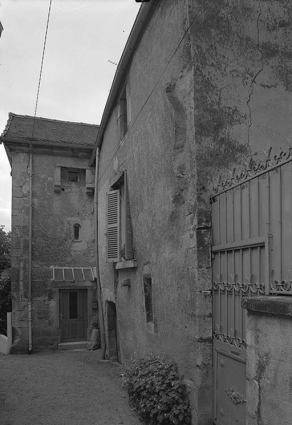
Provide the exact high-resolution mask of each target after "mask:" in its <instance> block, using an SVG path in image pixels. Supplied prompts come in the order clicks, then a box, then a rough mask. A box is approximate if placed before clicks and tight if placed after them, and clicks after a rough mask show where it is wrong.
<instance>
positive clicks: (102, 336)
mask: <svg viewBox="0 0 292 425" xmlns="http://www.w3.org/2000/svg"><path fill="white" fill-rule="evenodd" d="M98 171H99V148H96V156H95V179H94V218H95V266H96V289H97V305H98V321H99V330H100V345H101V358H102V359H104V358H105V332H104V322H103V310H102V308H103V307H102V296H101V283H100V274H99V250H98Z"/></svg>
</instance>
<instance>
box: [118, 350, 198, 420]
mask: <svg viewBox="0 0 292 425" xmlns="http://www.w3.org/2000/svg"><path fill="white" fill-rule="evenodd" d="M125 387H126V388H127V391H128V394H129V401H130V404H131V406H132V407H133V408H134V409H135V410H136V412H137V413H138V414H139V416H140V418H141V419H142V420H144V421H146V422H147V423H149V424H151V425H171V424H175V425H185V424H190V423H191V409H190V403H189V399H188V394H187V389H186V386H185V385H184V383H183V381H182V378H181V377H180V376H179V374H178V367H177V364H176V363H175V362H174V361H172V360H170V359H167V358H165V357H155V356H151V357H145V358H142V359H139V360H135V361H134V362H133V363H132V364H131V366H130V367H128V369H127V370H126V376H125Z"/></svg>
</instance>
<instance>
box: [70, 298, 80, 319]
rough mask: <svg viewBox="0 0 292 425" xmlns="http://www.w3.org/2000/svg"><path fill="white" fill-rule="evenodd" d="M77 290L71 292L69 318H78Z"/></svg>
mask: <svg viewBox="0 0 292 425" xmlns="http://www.w3.org/2000/svg"><path fill="white" fill-rule="evenodd" d="M77 295H78V294H77V292H69V319H78V308H77V304H78V303H77Z"/></svg>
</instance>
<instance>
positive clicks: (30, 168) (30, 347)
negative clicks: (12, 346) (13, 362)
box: [27, 143, 32, 354]
mask: <svg viewBox="0 0 292 425" xmlns="http://www.w3.org/2000/svg"><path fill="white" fill-rule="evenodd" d="M31 275H32V144H31V143H30V151H29V219H28V303H27V306H28V354H31V353H32V323H31V322H32V318H31Z"/></svg>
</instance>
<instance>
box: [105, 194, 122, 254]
mask: <svg viewBox="0 0 292 425" xmlns="http://www.w3.org/2000/svg"><path fill="white" fill-rule="evenodd" d="M106 239H107V261H108V262H117V261H119V259H120V252H119V251H120V191H119V190H112V191H111V192H109V193H108V194H107V238H106Z"/></svg>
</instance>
